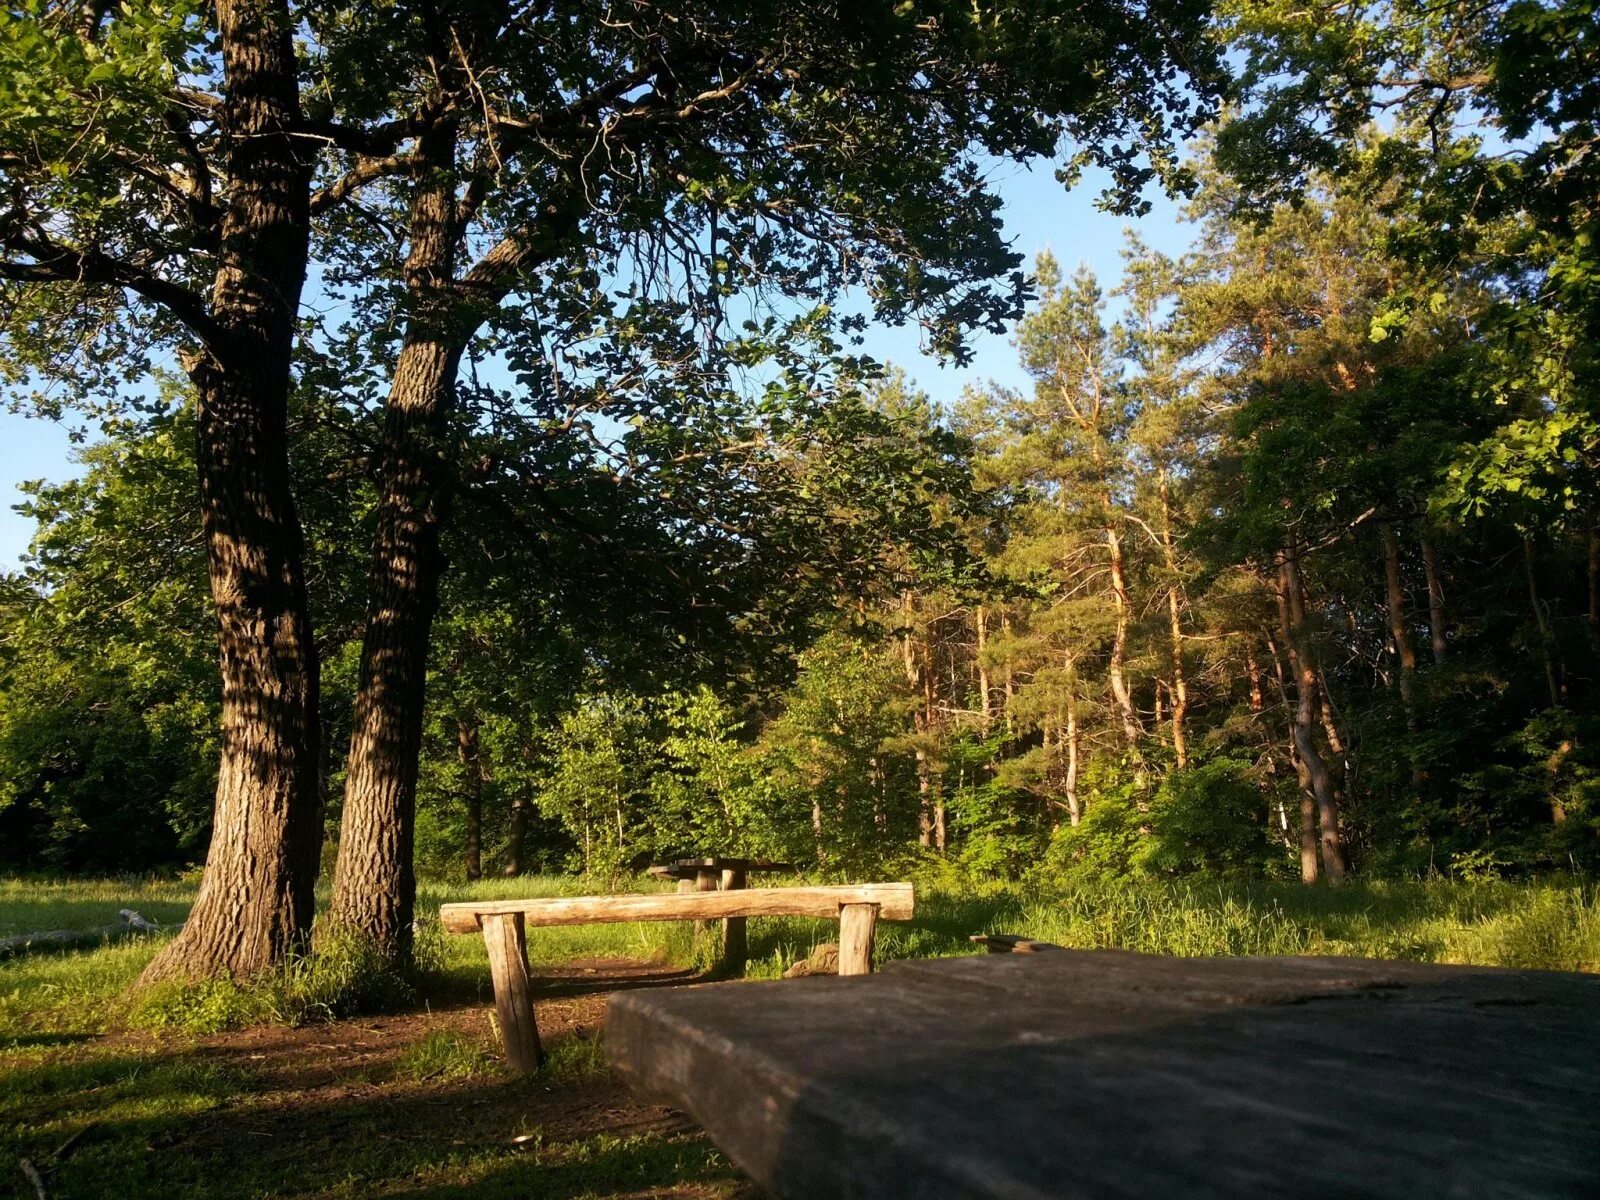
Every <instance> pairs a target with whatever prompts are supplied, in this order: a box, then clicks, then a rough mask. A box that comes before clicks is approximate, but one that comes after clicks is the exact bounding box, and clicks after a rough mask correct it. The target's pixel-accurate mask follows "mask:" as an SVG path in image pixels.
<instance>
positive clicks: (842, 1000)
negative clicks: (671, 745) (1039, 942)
mask: <svg viewBox="0 0 1600 1200" xmlns="http://www.w3.org/2000/svg"><path fill="white" fill-rule="evenodd" d="M1597 1035H1600V977H1593V976H1576V975H1561V974H1555V973H1540V972H1511V971H1495V970H1488V969H1481V968H1462V967H1440V966H1433V965H1427V964H1418V963H1385V962H1366V961H1359V960H1348V959H1210V960H1206V959H1187V960H1181V959H1166V958H1159V957H1155V956H1145V955H1131V954H1123V953H1117V952H1084V951H1071V950H1062V951H1059V952H1054V953H1047V954H1017V955H1012V954H1006V955H993V956H990V955H981V956H976V957H972V958H966V959H959V960H944V961H939V962H929V961H923V962H916V963H892V964H889V965H888V966H887V967H886V968H885V970H884V971H883V972H882V973H881V974H877V975H873V976H871V977H869V978H866V979H848V980H847V979H828V978H821V979H808V980H801V981H792V982H788V983H758V984H730V985H716V986H710V987H700V988H689V989H680V990H673V991H651V992H645V991H638V992H628V993H619V994H617V995H616V996H614V997H613V998H612V1000H611V1002H610V1008H609V1013H608V1017H607V1027H606V1046H607V1051H608V1053H609V1054H610V1056H611V1060H612V1063H613V1065H614V1066H616V1068H617V1069H618V1070H619V1071H621V1072H622V1074H623V1075H624V1076H625V1077H626V1078H627V1079H628V1080H629V1081H630V1083H632V1084H633V1085H634V1086H635V1087H637V1088H639V1089H640V1090H642V1091H644V1092H646V1093H647V1094H649V1095H651V1096H653V1097H656V1098H658V1099H661V1100H663V1101H665V1102H666V1103H670V1104H672V1105H673V1106H674V1107H677V1108H680V1109H683V1110H684V1111H686V1112H688V1113H690V1114H691V1115H692V1116H693V1117H694V1118H695V1120H696V1121H698V1122H699V1123H700V1124H701V1125H702V1126H703V1127H705V1129H706V1130H707V1131H708V1132H709V1133H710V1135H711V1137H712V1139H713V1140H714V1141H715V1142H716V1143H717V1145H718V1146H719V1147H721V1148H722V1149H723V1151H724V1152H726V1153H727V1154H728V1155H729V1156H730V1157H731V1158H732V1159H733V1160H734V1161H735V1162H736V1163H737V1164H738V1165H739V1166H740V1167H741V1168H742V1169H743V1170H744V1171H745V1172H747V1173H748V1174H749V1175H750V1176H752V1177H753V1178H754V1179H755V1180H756V1182H757V1183H758V1184H760V1185H761V1186H762V1187H763V1188H764V1189H765V1190H767V1191H768V1192H770V1193H771V1194H773V1195H775V1196H777V1197H779V1198H780V1200H808V1198H811V1197H819V1198H820V1197H830V1198H839V1200H852V1198H863V1200H864V1198H866V1197H879V1196H891V1195H892V1196H896V1197H907V1198H910V1200H946V1198H951V1200H953V1198H954V1197H963V1198H971V1197H997V1198H998V1197H1005V1198H1007V1200H1022V1198H1024V1197H1026V1198H1029V1200H1041V1198H1045V1197H1068V1198H1079V1197H1083V1198H1088V1197H1107V1196H1185V1197H1217V1198H1221V1197H1256V1196H1260V1197H1266V1196H1274V1197H1275V1196H1356V1195H1359V1196H1366V1197H1379V1198H1385V1197H1393V1198H1395V1200H1415V1198H1416V1197H1420V1196H1453V1197H1491V1196H1492V1197H1525V1198H1529V1200H1532V1198H1534V1197H1539V1198H1541V1200H1542V1198H1545V1197H1559V1196H1568V1197H1588V1196H1593V1195H1594V1194H1595V1185H1596V1180H1597V1179H1600V1123H1597V1121H1596V1118H1595V1108H1594V1089H1595V1084H1594V1081H1595V1079H1596V1078H1600V1036H1597ZM1019 1146H1022V1147H1025V1148H1026V1152H1025V1153H1018V1152H1017V1147H1019Z"/></svg>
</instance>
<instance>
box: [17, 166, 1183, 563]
mask: <svg viewBox="0 0 1600 1200" xmlns="http://www.w3.org/2000/svg"><path fill="white" fill-rule="evenodd" d="M999 172H1000V173H999V174H997V176H996V179H995V185H996V187H997V188H998V190H999V193H1000V195H1001V197H1002V198H1003V199H1004V201H1005V223H1006V233H1007V234H1008V235H1009V236H1010V238H1011V239H1012V244H1013V246H1014V247H1015V248H1016V249H1017V250H1018V251H1019V252H1020V253H1022V254H1024V255H1025V256H1026V257H1027V259H1028V261H1029V263H1030V265H1031V263H1032V260H1033V256H1034V255H1035V254H1037V253H1038V252H1039V251H1040V250H1043V249H1045V248H1047V247H1048V248H1049V249H1051V250H1053V251H1054V252H1055V255H1056V257H1057V258H1059V259H1060V260H1061V262H1062V265H1063V267H1065V268H1066V269H1067V270H1068V271H1070V270H1072V269H1073V267H1074V266H1075V265H1076V264H1078V263H1080V262H1083V263H1087V264H1088V265H1089V266H1090V267H1091V268H1093V269H1094V271H1095V272H1096V273H1097V274H1098V275H1099V276H1100V279H1101V282H1102V283H1103V284H1105V285H1107V286H1108V287H1109V286H1110V285H1111V284H1112V283H1114V282H1115V280H1116V279H1117V278H1118V277H1119V276H1120V273H1121V259H1120V258H1119V256H1118V252H1119V251H1120V249H1121V247H1122V242H1123V238H1122V231H1123V229H1125V228H1127V227H1128V226H1130V225H1131V226H1133V227H1134V228H1136V229H1137V230H1138V232H1139V234H1140V236H1141V237H1143V238H1144V240H1145V241H1146V242H1148V243H1149V244H1150V245H1151V246H1152V247H1153V248H1155V249H1157V250H1163V251H1166V252H1167V253H1170V254H1176V253H1178V252H1180V251H1182V250H1183V249H1184V248H1185V246H1186V245H1187V244H1188V241H1189V237H1190V231H1189V230H1188V229H1187V228H1186V227H1185V226H1183V225H1182V224H1181V223H1180V222H1179V220H1178V213H1177V208H1176V206H1175V205H1173V204H1172V203H1171V202H1169V201H1167V200H1165V199H1160V200H1157V201H1156V204H1155V208H1154V209H1153V211H1152V212H1151V213H1150V215H1149V216H1146V217H1144V218H1142V219H1140V220H1137V221H1132V220H1129V219H1128V218H1125V217H1117V216H1111V215H1109V214H1107V213H1103V212H1101V211H1099V210H1098V209H1096V208H1095V206H1094V199H1095V195H1096V193H1097V191H1098V186H1097V184H1096V182H1095V179H1094V177H1093V175H1092V174H1091V175H1089V176H1088V177H1087V178H1086V180H1085V183H1084V184H1083V185H1082V186H1080V187H1078V188H1076V189H1074V190H1073V191H1072V192H1070V193H1068V192H1066V191H1064V190H1063V189H1062V187H1061V185H1060V184H1059V183H1057V182H1056V180H1055V177H1054V174H1053V172H1052V171H1051V169H1050V168H1048V167H1045V168H1042V169H1038V170H1034V171H1031V172H1024V171H1022V170H1020V169H1019V168H1016V167H1003V168H999ZM863 349H864V350H865V351H866V353H868V354H871V355H872V356H873V357H874V358H877V359H879V360H881V361H885V362H892V363H895V364H897V365H899V366H902V367H904V368H906V370H907V371H908V372H909V373H910V375H911V376H912V378H913V379H914V380H916V382H917V383H919V384H920V385H921V386H922V387H923V388H924V389H925V390H926V391H928V392H929V393H930V394H932V395H933V396H935V397H936V398H952V397H954V396H955V395H956V394H957V393H958V392H959V391H960V390H961V387H962V386H963V385H964V384H966V383H969V382H980V381H983V380H988V379H994V380H998V381H1000V382H1002V383H1012V384H1015V383H1018V382H1020V380H1021V373H1020V371H1019V370H1018V369H1017V365H1016V359H1015V355H1014V353H1013V351H1012V348H1011V346H1010V344H1009V338H1008V337H1005V336H999V335H994V334H986V335H981V336H979V337H978V338H977V339H976V340H975V342H974V351H975V353H974V356H973V361H972V365H971V366H970V367H967V368H964V369H960V370H957V369H955V368H952V367H946V366H941V365H940V364H939V363H938V362H937V361H936V360H934V359H932V358H928V357H926V356H924V355H923V354H921V353H920V351H919V349H918V346H917V334H916V330H914V329H904V328H903V329H885V328H877V329H873V330H872V331H871V332H870V333H869V334H868V338H867V342H866V344H865V346H864V347H863ZM71 450H72V444H71V441H70V439H69V438H68V426H67V425H62V424H56V423H54V422H50V421H41V420H36V419H32V418H29V417H24V416H22V415H20V414H16V413H10V412H5V411H3V410H0V569H10V568H12V567H15V566H16V565H17V563H18V560H19V558H20V556H21V555H22V554H23V553H24V552H25V551H26V550H27V547H28V538H29V536H30V535H31V533H32V525H31V523H30V522H28V521H26V520H24V519H23V518H22V517H20V516H19V515H18V514H17V513H15V512H14V511H12V506H13V505H15V504H16V503H18V502H19V501H20V500H21V499H22V497H21V495H20V493H18V491H17V485H18V484H19V483H20V482H22V481H24V480H30V479H63V478H66V477H67V476H69V475H71V474H74V473H75V472H76V470H77V468H76V466H75V465H74V463H73V461H72V455H71Z"/></svg>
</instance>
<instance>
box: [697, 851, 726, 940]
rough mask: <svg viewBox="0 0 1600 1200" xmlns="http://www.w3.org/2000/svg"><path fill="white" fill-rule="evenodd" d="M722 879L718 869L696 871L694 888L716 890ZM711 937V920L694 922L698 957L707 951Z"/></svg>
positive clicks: (700, 890) (708, 890)
mask: <svg viewBox="0 0 1600 1200" xmlns="http://www.w3.org/2000/svg"><path fill="white" fill-rule="evenodd" d="M721 879H722V876H721V873H720V872H718V871H711V870H705V871H696V872H695V876H694V890H695V891H697V892H714V891H716V890H717V884H718V883H720V882H721ZM710 937H711V922H710V921H696V922H695V923H694V948H695V954H696V956H697V957H698V956H699V955H701V954H703V953H705V947H706V945H707V943H708V941H709V939H710Z"/></svg>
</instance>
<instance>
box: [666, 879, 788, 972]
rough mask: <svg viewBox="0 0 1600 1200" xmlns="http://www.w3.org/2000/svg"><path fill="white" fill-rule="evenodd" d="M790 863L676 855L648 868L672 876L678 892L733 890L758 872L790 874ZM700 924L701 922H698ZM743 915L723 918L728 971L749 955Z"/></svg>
mask: <svg viewBox="0 0 1600 1200" xmlns="http://www.w3.org/2000/svg"><path fill="white" fill-rule="evenodd" d="M794 872H795V867H794V865H793V864H792V863H781V862H768V861H767V860H766V859H760V858H732V857H726V856H717V855H712V856H710V857H705V858H678V859H674V860H673V861H672V862H669V863H661V864H660V865H658V866H654V867H651V868H650V874H651V875H653V876H654V877H655V878H657V879H675V880H677V881H678V891H680V892H717V891H722V892H733V891H738V890H739V889H740V888H743V887H746V886H748V884H749V882H750V876H751V875H754V874H758V873H764V874H770V875H792V874H794ZM696 924H697V927H703V926H704V924H705V923H704V922H697V923H696ZM745 926H746V922H745V918H744V917H728V918H727V919H726V920H724V921H723V922H722V951H721V953H720V954H719V955H718V959H719V961H720V963H721V965H722V969H723V970H724V971H725V972H727V973H728V974H730V975H740V974H743V973H744V968H745V962H746V960H747V959H748V958H749V957H750V950H749V934H748V932H747V930H746V927H745Z"/></svg>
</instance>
